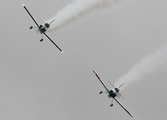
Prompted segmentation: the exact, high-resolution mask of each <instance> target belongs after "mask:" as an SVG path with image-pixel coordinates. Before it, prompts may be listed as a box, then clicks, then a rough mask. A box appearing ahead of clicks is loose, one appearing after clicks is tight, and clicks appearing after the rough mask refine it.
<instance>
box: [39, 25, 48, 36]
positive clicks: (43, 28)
mask: <svg viewBox="0 0 167 120" xmlns="http://www.w3.org/2000/svg"><path fill="white" fill-rule="evenodd" d="M49 27H50V24H49V23H44V24H42V25H40V26H39V31H40V33H41V34H43V33H44V32H46V30H47V29H48V28H49Z"/></svg>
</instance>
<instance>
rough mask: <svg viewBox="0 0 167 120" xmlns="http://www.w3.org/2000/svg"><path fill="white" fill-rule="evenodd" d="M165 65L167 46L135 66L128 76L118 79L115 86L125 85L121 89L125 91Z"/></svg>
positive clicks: (166, 62)
mask: <svg viewBox="0 0 167 120" xmlns="http://www.w3.org/2000/svg"><path fill="white" fill-rule="evenodd" d="M164 65H167V45H164V46H162V47H161V48H160V49H159V50H157V51H155V52H154V53H152V54H151V55H149V56H147V57H146V58H144V59H142V60H141V61H140V62H139V63H137V64H135V65H134V66H133V67H132V68H131V69H130V70H129V72H128V73H127V74H125V75H124V76H122V77H120V78H119V79H118V81H117V82H116V83H115V86H119V85H121V84H122V83H125V84H124V85H123V86H122V87H121V90H124V89H125V88H126V87H127V86H128V85H130V84H132V83H133V82H136V81H139V80H141V79H142V77H143V76H144V75H146V74H148V73H152V72H154V71H155V70H157V69H158V68H159V67H161V66H164Z"/></svg>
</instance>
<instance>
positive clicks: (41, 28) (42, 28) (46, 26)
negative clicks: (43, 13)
mask: <svg viewBox="0 0 167 120" xmlns="http://www.w3.org/2000/svg"><path fill="white" fill-rule="evenodd" d="M23 7H24V8H25V10H26V11H27V13H28V14H29V15H30V17H31V18H32V20H33V21H34V22H35V24H36V25H37V27H33V26H30V29H32V28H38V31H39V32H40V33H41V34H42V38H41V40H40V42H42V41H43V35H45V36H46V37H47V38H48V39H49V40H50V41H51V42H52V43H53V44H54V45H55V46H56V47H57V48H58V49H59V50H60V51H61V52H62V53H63V50H62V49H61V48H60V47H59V46H58V45H57V44H56V43H55V42H54V41H53V40H52V39H51V38H50V37H49V36H48V35H47V34H46V33H45V32H46V31H47V30H48V29H50V30H51V31H52V32H53V33H54V31H53V30H52V29H51V28H50V25H51V24H52V23H53V22H54V21H55V19H54V20H52V21H51V22H45V20H44V19H43V18H42V17H41V19H42V21H43V22H44V23H43V24H41V25H39V24H38V23H37V21H36V20H35V18H34V17H33V16H32V14H31V13H30V12H29V10H28V9H27V7H26V6H25V5H24V4H23ZM54 34H55V33H54Z"/></svg>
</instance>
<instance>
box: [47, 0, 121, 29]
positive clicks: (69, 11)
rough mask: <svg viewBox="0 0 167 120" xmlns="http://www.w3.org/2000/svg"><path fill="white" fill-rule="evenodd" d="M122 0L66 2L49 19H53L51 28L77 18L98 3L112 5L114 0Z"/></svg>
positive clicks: (76, 0)
mask: <svg viewBox="0 0 167 120" xmlns="http://www.w3.org/2000/svg"><path fill="white" fill-rule="evenodd" d="M120 1H123V0H74V1H73V2H72V3H70V4H68V5H67V6H66V7H64V8H63V9H62V10H60V11H58V12H57V14H56V15H55V16H53V17H52V18H51V19H50V20H48V21H51V20H53V19H55V21H54V22H53V24H52V28H53V29H57V28H60V27H61V26H63V25H64V24H66V23H67V22H69V21H71V20H73V19H75V18H77V17H78V16H79V15H81V14H83V13H84V12H87V11H89V10H91V9H92V8H95V7H96V6H100V5H104V4H105V5H113V4H115V3H116V2H120Z"/></svg>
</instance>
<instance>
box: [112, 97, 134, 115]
mask: <svg viewBox="0 0 167 120" xmlns="http://www.w3.org/2000/svg"><path fill="white" fill-rule="evenodd" d="M113 99H114V100H115V101H116V102H117V103H118V104H119V105H120V106H121V107H122V108H123V109H124V110H125V111H126V112H127V113H128V114H129V115H130V116H131V117H133V115H132V114H131V113H130V112H129V111H128V110H127V109H126V108H125V107H124V106H123V105H122V104H121V103H120V102H119V101H118V100H117V99H116V98H113Z"/></svg>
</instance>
